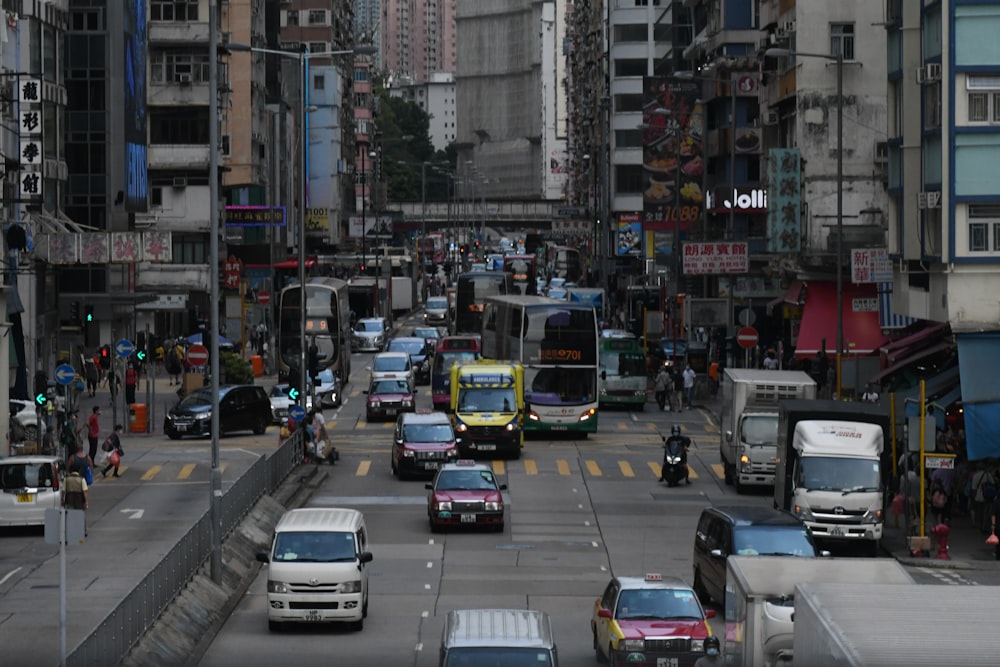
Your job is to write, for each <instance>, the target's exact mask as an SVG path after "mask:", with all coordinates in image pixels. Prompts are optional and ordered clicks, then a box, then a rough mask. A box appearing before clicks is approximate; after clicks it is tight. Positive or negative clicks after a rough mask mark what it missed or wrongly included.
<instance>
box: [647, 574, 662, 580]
mask: <svg viewBox="0 0 1000 667" xmlns="http://www.w3.org/2000/svg"><path fill="white" fill-rule="evenodd" d="M646 581H663V575H662V574H660V573H659V572H647V573H646Z"/></svg>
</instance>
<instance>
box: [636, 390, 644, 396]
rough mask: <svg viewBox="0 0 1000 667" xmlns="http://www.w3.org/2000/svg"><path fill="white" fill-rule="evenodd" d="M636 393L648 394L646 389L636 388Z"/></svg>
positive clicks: (640, 394)
mask: <svg viewBox="0 0 1000 667" xmlns="http://www.w3.org/2000/svg"><path fill="white" fill-rule="evenodd" d="M635 395H636V396H645V395H646V390H645V389H636V390H635Z"/></svg>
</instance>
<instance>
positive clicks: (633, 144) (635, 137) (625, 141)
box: [615, 130, 642, 148]
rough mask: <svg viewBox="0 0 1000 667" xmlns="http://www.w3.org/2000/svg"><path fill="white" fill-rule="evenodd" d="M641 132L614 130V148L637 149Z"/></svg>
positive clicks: (639, 145) (640, 141) (640, 144)
mask: <svg viewBox="0 0 1000 667" xmlns="http://www.w3.org/2000/svg"><path fill="white" fill-rule="evenodd" d="M641 146H642V130H615V148H639V147H641Z"/></svg>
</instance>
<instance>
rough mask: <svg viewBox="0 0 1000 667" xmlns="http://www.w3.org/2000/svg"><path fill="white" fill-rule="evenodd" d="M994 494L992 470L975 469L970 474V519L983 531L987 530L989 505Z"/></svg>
mask: <svg viewBox="0 0 1000 667" xmlns="http://www.w3.org/2000/svg"><path fill="white" fill-rule="evenodd" d="M996 496H997V485H996V480H995V478H994V476H993V472H992V471H990V470H989V469H988V468H982V469H980V470H977V471H976V472H975V474H974V475H973V476H972V521H973V524H974V525H975V526H976V528H978V529H979V530H981V531H982V532H984V533H986V532H988V531H989V521H990V506H991V505H992V503H993V499H994V498H996Z"/></svg>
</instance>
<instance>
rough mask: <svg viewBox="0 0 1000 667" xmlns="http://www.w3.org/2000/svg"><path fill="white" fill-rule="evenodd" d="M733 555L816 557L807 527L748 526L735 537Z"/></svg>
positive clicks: (740, 529) (738, 531)
mask: <svg viewBox="0 0 1000 667" xmlns="http://www.w3.org/2000/svg"><path fill="white" fill-rule="evenodd" d="M733 540H734V544H733V553H734V554H738V555H740V556H806V557H809V556H815V555H816V547H814V546H813V544H812V542H810V541H809V535H808V534H807V533H806V528H805V526H802V527H799V526H763V525H756V526H747V527H745V528H737V529H736V531H735V534H734V535H733Z"/></svg>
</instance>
